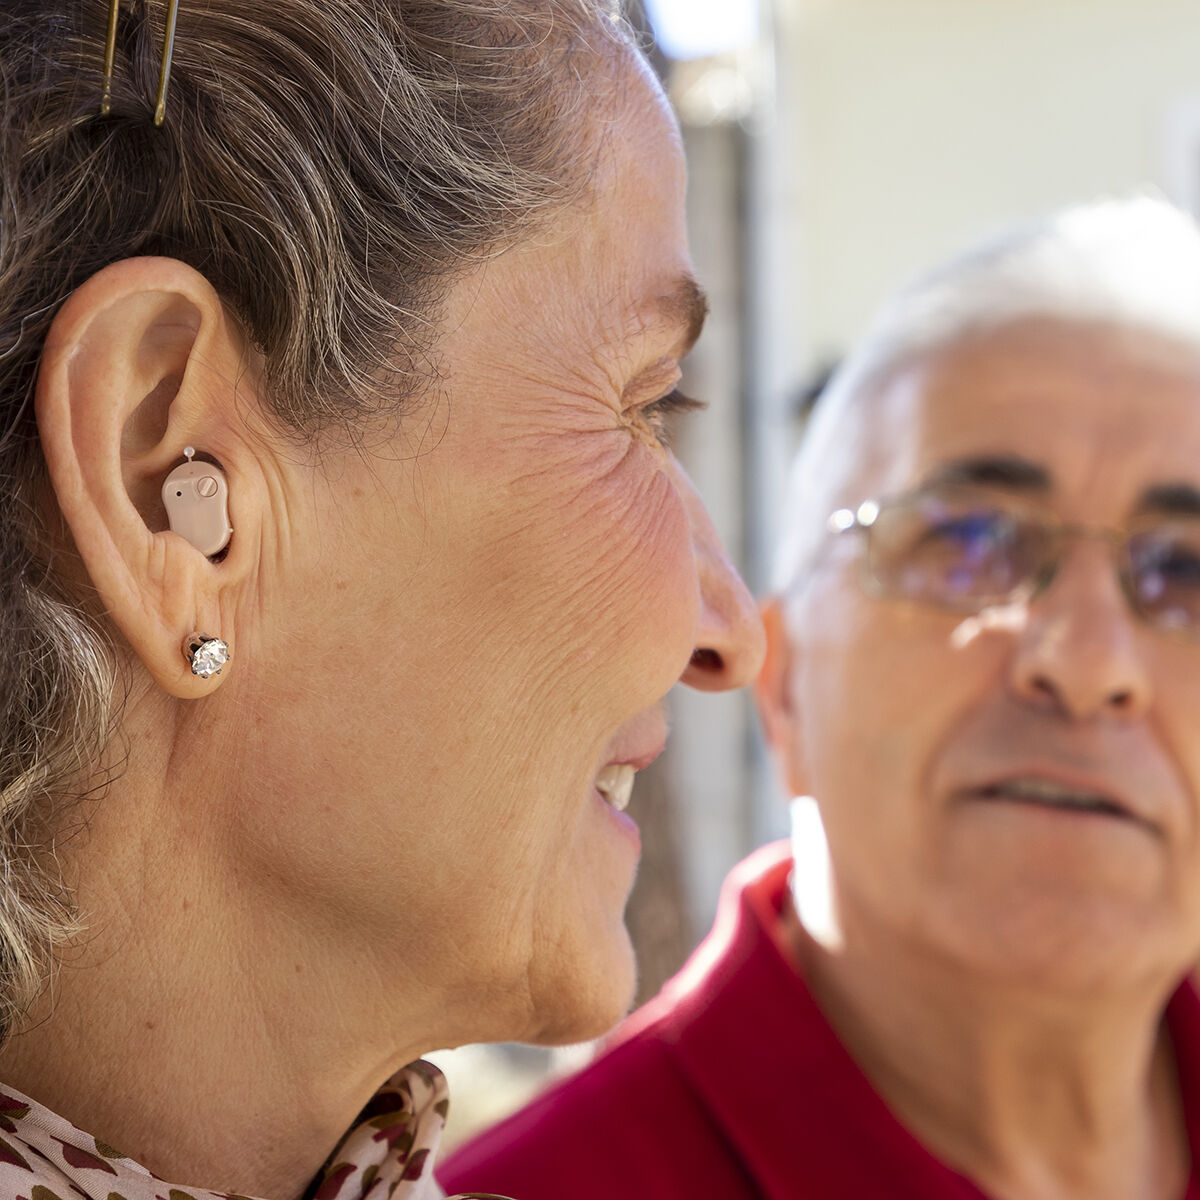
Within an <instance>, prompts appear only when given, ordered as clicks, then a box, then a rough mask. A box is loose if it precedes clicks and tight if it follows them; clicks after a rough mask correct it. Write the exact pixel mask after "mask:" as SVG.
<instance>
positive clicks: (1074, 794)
mask: <svg viewBox="0 0 1200 1200" xmlns="http://www.w3.org/2000/svg"><path fill="white" fill-rule="evenodd" d="M958 795H959V796H961V797H962V798H963V799H967V800H975V801H991V802H1008V803H1014V804H1028V805H1033V806H1035V807H1041V808H1049V809H1057V810H1060V811H1063V812H1069V813H1074V814H1078V815H1079V816H1081V817H1107V818H1110V819H1116V820H1121V821H1132V822H1135V823H1137V824H1139V825H1143V826H1145V827H1147V828H1149V829H1152V830H1154V831H1155V832H1160V830H1159V827H1158V825H1157V824H1156V823H1155V822H1154V821H1152V820H1150V819H1149V817H1148V815H1147V814H1146V813H1145V812H1144V811H1143V810H1142V807H1141V805H1139V803H1138V801H1137V800H1136V798H1134V797H1133V796H1131V795H1129V794H1128V793H1126V792H1124V791H1122V790H1121V789H1119V788H1117V787H1115V786H1114V785H1113V784H1112V783H1111V782H1110V781H1108V780H1106V779H1103V778H1099V777H1097V776H1094V775H1089V774H1084V773H1080V772H1075V771H1064V770H1062V769H1061V768H1055V767H1047V766H1044V765H1031V766H1026V767H1019V768H1014V769H1012V770H1007V771H1004V772H1001V773H998V774H996V775H993V776H991V777H990V778H987V779H983V780H980V781H978V782H975V783H972V784H970V785H968V786H966V787H963V788H960V789H958Z"/></svg>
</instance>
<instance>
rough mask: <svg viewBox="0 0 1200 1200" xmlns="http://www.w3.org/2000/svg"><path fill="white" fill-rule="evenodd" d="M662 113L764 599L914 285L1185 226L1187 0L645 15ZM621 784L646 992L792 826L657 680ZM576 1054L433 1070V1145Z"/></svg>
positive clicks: (722, 441) (731, 506) (695, 372)
mask: <svg viewBox="0 0 1200 1200" xmlns="http://www.w3.org/2000/svg"><path fill="white" fill-rule="evenodd" d="M634 16H635V18H636V19H638V20H640V21H641V22H642V25H643V28H644V29H645V30H646V33H647V36H648V38H651V39H653V50H652V56H653V60H654V62H655V65H656V67H657V68H658V69H659V71H660V74H661V75H662V77H663V80H664V83H665V84H666V86H667V89H668V93H669V95H670V97H671V99H672V102H673V103H674V106H675V108H676V112H677V113H678V115H679V119H680V124H681V127H682V130H683V135H684V140H685V143H686V150H687V155H688V160H689V166H690V176H691V181H690V188H689V219H690V225H691V236H692V248H693V253H694V257H695V260H696V267H697V274H698V276H699V278H700V280H701V282H702V283H703V284H704V286H705V287H706V289H707V291H708V293H709V298H710V302H711V305H712V312H711V316H710V319H709V323H708V326H707V329H706V331H705V334H704V336H703V338H702V339H701V341H700V343H699V345H698V346H697V348H696V350H695V351H694V353H693V354H692V356H691V357H690V359H689V360H688V362H687V364H686V378H685V381H684V390H685V391H687V392H688V393H689V394H691V395H694V396H697V397H699V398H702V399H705V400H707V401H708V403H709V410H708V412H706V413H704V414H702V415H699V416H695V417H692V418H690V419H688V420H686V422H685V423H684V424H683V425H682V426H681V427H680V429H679V431H678V434H677V436H676V449H677V452H678V454H679V456H680V458H681V459H682V461H683V462H684V464H685V466H686V467H687V469H688V471H689V473H690V474H691V476H692V478H693V480H694V481H695V483H696V485H697V487H698V488H699V490H700V492H701V494H702V495H703V496H704V498H705V500H706V501H707V503H708V506H709V509H710V511H711V512H712V514H713V517H714V519H715V522H716V525H717V528H718V531H719V532H720V534H721V536H722V537H723V539H724V541H725V544H726V546H727V547H728V548H729V550H730V552H731V554H732V556H733V557H734V559H735V561H737V562H738V564H739V565H740V566H741V567H742V568H743V571H744V573H745V575H746V578H747V579H748V580H749V581H750V582H751V585H752V586H753V587H754V588H755V589H756V590H757V591H759V592H761V591H763V590H765V588H766V587H767V584H768V579H769V564H770V555H771V549H772V547H773V546H774V544H775V542H776V539H777V535H778V530H779V527H780V524H781V521H782V518H783V512H782V508H781V505H782V500H783V482H784V476H785V473H786V467H787V463H788V460H789V458H790V455H791V453H792V450H793V448H794V446H795V442H796V438H797V436H798V434H799V432H800V430H801V428H802V424H803V416H804V411H805V405H806V403H807V402H808V400H809V399H811V397H812V394H813V393H814V392H815V391H817V390H819V384H820V381H821V379H822V377H823V376H824V375H825V373H826V372H827V371H828V369H829V367H830V366H831V365H832V364H834V363H836V361H837V360H838V359H839V358H840V357H841V356H842V355H843V354H844V353H845V351H846V350H847V349H848V348H849V347H850V346H851V345H852V344H853V342H854V340H855V338H856V337H857V336H858V335H859V334H860V333H861V332H862V330H863V328H864V326H865V324H866V322H867V321H868V319H869V317H870V315H871V313H872V311H873V309H874V308H875V307H876V305H877V304H878V303H879V302H880V301H881V300H882V299H884V298H885V297H886V296H887V294H888V293H889V292H891V291H892V290H893V289H895V288H896V287H897V286H899V285H900V284H901V283H903V282H904V280H905V279H906V278H907V277H908V276H910V275H911V274H912V273H914V272H916V271H919V270H922V269H923V268H925V267H927V266H929V265H930V264H932V263H933V262H934V261H936V260H937V259H939V258H941V257H943V256H945V255H947V254H949V253H952V252H953V251H954V250H956V249H958V248H959V247H962V246H964V245H965V244H967V243H969V242H971V241H973V240H975V239H977V238H979V237H981V236H983V235H985V234H987V233H989V232H991V231H994V230H998V229H1000V228H1003V227H1004V226H1006V225H1010V224H1012V223H1014V222H1018V221H1025V220H1030V219H1034V218H1036V217H1039V216H1041V215H1043V214H1045V213H1047V212H1048V211H1050V210H1051V209H1054V208H1056V207H1060V206H1062V205H1065V204H1070V203H1073V202H1081V201H1087V200H1090V199H1094V198H1096V197H1098V196H1101V195H1113V194H1116V195H1126V194H1129V193H1131V192H1135V191H1139V190H1146V189H1151V190H1156V191H1159V192H1162V193H1164V194H1166V195H1168V196H1169V197H1170V198H1171V199H1173V200H1175V201H1176V202H1177V203H1180V204H1182V205H1183V206H1185V207H1187V208H1189V209H1190V210H1191V211H1192V212H1194V213H1200V4H1197V3H1196V2H1195V0H758V2H757V3H755V0H645V6H644V9H643V10H642V11H640V12H635V14H634ZM672 709H673V732H672V737H671V740H670V744H669V749H668V751H667V753H666V754H665V755H664V756H663V758H662V759H661V760H660V761H659V763H657V764H656V765H655V766H654V767H653V768H651V769H650V770H649V771H646V772H643V773H642V774H641V776H639V781H638V784H637V788H636V790H635V796H634V801H633V804H632V806H631V812H633V814H634V815H635V817H636V818H637V819H638V822H639V824H640V825H641V826H642V830H643V842H644V846H645V854H644V859H643V863H642V867H641V871H640V873H639V878H638V883H637V886H636V888H635V891H634V895H633V897H632V900H631V903H630V908H629V925H630V928H631V931H632V934H633V937H634V941H635V945H636V947H637V951H638V956H639V965H640V970H641V988H640V996H639V998H640V999H644V998H646V997H648V996H649V995H652V994H653V993H654V992H655V991H657V989H658V987H659V986H660V985H661V983H662V982H663V981H664V980H665V979H666V978H667V977H668V976H669V975H670V974H672V973H673V972H674V971H675V970H676V969H677V968H678V966H679V965H680V963H681V962H682V960H683V958H684V957H685V956H686V954H687V953H688V952H689V951H690V950H691V948H692V947H693V946H694V944H695V943H696V941H697V940H698V939H699V938H700V937H701V936H702V935H703V933H704V932H705V931H706V930H707V928H708V926H709V924H710V922H711V919H712V915H713V912H714V910H715V905H716V899H717V893H718V890H719V887H720V883H721V880H722V878H723V877H724V875H725V873H726V872H727V870H728V869H729V867H730V866H732V865H733V864H734V863H735V862H737V861H738V859H740V858H741V857H743V856H744V855H745V854H746V853H747V852H748V851H749V850H750V849H751V848H753V847H754V846H756V845H759V844H761V843H762V842H765V841H767V840H769V839H771V838H772V837H776V836H780V835H781V834H783V833H784V832H785V830H786V826H785V819H784V818H785V807H784V805H785V799H786V798H785V797H783V796H781V795H780V794H779V791H778V788H777V786H776V784H775V780H774V775H773V772H772V771H771V768H770V765H769V763H768V761H767V759H766V755H765V752H764V750H763V748H762V746H761V743H760V741H759V739H758V735H757V732H756V728H755V724H754V720H753V715H752V711H751V705H750V703H749V699H748V697H746V696H708V695H697V694H694V693H690V692H687V691H686V690H684V689H676V694H675V695H673V697H672ZM585 1054H586V1050H579V1051H576V1052H568V1053H566V1054H557V1055H552V1054H549V1053H547V1052H545V1051H535V1050H529V1049H521V1048H503V1049H494V1048H492V1049H469V1050H467V1051H464V1052H459V1053H458V1054H457V1055H454V1056H450V1057H448V1058H446V1059H444V1060H440V1061H444V1064H445V1065H446V1067H447V1070H448V1072H449V1074H450V1076H451V1089H452V1095H453V1096H454V1106H453V1109H452V1128H451V1131H450V1136H451V1139H452V1140H453V1139H455V1138H457V1137H459V1136H461V1135H462V1134H463V1133H466V1132H468V1131H469V1130H470V1129H471V1128H472V1127H473V1126H475V1125H477V1124H479V1123H481V1122H483V1121H485V1120H487V1119H488V1118H491V1117H494V1116H498V1115H499V1114H500V1113H501V1112H502V1111H503V1110H504V1109H506V1108H507V1107H509V1106H510V1105H512V1104H514V1103H515V1102H516V1101H517V1100H519V1099H520V1098H521V1097H522V1096H524V1095H525V1094H527V1093H528V1091H529V1090H530V1089H531V1088H533V1087H535V1086H536V1085H537V1083H538V1081H539V1080H540V1079H541V1078H542V1077H543V1075H544V1073H545V1072H547V1071H553V1070H560V1069H563V1068H564V1067H565V1066H567V1065H570V1064H572V1063H574V1062H577V1061H579V1060H580V1058H581V1057H582V1056H583V1055H585Z"/></svg>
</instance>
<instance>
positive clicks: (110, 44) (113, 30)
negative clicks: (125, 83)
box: [100, 0, 179, 125]
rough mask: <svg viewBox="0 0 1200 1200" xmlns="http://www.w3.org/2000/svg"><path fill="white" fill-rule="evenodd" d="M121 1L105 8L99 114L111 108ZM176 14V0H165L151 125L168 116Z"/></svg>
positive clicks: (177, 7) (161, 121) (177, 5)
mask: <svg viewBox="0 0 1200 1200" xmlns="http://www.w3.org/2000/svg"><path fill="white" fill-rule="evenodd" d="M120 8H121V0H112V7H111V8H110V9H109V11H108V37H107V38H106V39H105V42H104V85H103V90H102V91H101V93H100V115H101V116H102V117H106V116H108V114H109V113H110V112H111V111H112V81H113V66H114V64H115V63H116V59H117V17H118V15H119V13H120ZM178 16H179V0H168V2H167V27H166V30H165V31H164V33H163V48H162V65H161V66H160V68H159V72H158V96H157V98H156V100H155V102H154V124H155V125H161V124H162V123H163V118H164V117H165V116H166V115H167V86H168V85H169V84H170V82H171V55H172V54H173V53H174V51H175V19H176V18H177V17H178Z"/></svg>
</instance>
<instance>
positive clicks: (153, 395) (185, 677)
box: [36, 258, 257, 698]
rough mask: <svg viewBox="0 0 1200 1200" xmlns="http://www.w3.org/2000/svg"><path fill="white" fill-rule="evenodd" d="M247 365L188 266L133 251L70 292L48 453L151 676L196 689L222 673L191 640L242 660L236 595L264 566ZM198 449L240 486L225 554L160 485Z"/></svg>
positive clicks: (43, 424)
mask: <svg viewBox="0 0 1200 1200" xmlns="http://www.w3.org/2000/svg"><path fill="white" fill-rule="evenodd" d="M246 367H247V358H246V349H245V344H244V341H243V339H242V337H241V332H240V330H239V329H238V328H237V325H236V323H235V322H234V321H233V320H232V319H231V318H230V317H229V316H228V314H227V313H226V312H225V309H224V307H223V306H222V304H221V301H220V298H219V297H218V295H217V293H216V292H215V290H214V289H213V288H212V286H211V285H210V284H209V283H208V281H207V280H206V279H205V278H204V277H203V276H202V275H200V274H199V273H198V272H196V271H194V270H193V269H192V268H191V267H188V266H186V265H185V264H184V263H181V262H177V261H175V260H174V259H164V258H134V259H126V260H124V261H122V262H118V263H115V264H113V265H112V266H109V267H106V268H104V270H102V271H100V272H98V273H97V274H96V275H94V276H92V277H91V278H90V279H89V280H88V281H87V282H86V283H85V284H84V285H83V286H82V287H80V288H79V289H78V290H77V291H75V292H74V293H73V294H72V295H71V296H70V297H69V298H68V300H67V301H66V303H65V304H64V305H63V307H62V308H61V310H60V311H59V313H58V315H57V316H56V318H55V320H54V322H53V324H52V326H51V329H50V333H49V336H48V337H47V340H46V347H45V350H44V351H43V355H42V362H41V367H40V370H39V375H38V385H37V398H36V406H37V421H38V431H39V434H40V437H41V444H42V450H43V453H44V454H45V458H46V463H47V466H48V468H49V474H50V480H51V483H52V485H53V488H54V492H55V496H56V497H57V500H58V506H59V509H60V511H61V513H62V515H63V518H64V519H65V521H66V524H67V526H68V527H69V529H70V531H71V536H72V538H73V540H74V544H75V547H76V549H77V551H78V554H79V557H80V559H81V560H82V562H83V565H84V567H85V569H86V570H87V572H88V575H89V576H90V577H91V581H92V583H93V585H94V586H95V588H96V590H97V592H98V593H99V597H100V601H101V603H102V605H103V607H104V610H105V612H106V613H107V614H108V616H109V617H111V619H112V620H113V622H114V623H115V624H116V626H117V627H118V628H119V629H120V631H121V633H122V634H123V635H124V636H125V638H126V640H127V641H128V642H129V644H130V646H131V647H132V648H133V650H134V652H135V653H136V654H137V655H138V657H139V658H140V659H141V660H142V662H143V663H144V664H145V666H146V669H147V670H148V671H149V673H150V675H151V676H152V677H153V678H154V680H155V681H156V682H157V683H158V684H159V686H160V687H162V688H163V689H164V690H166V691H167V692H169V693H170V694H171V695H174V696H178V697H182V698H191V697H197V696H203V695H207V694H209V693H211V691H212V690H213V688H214V687H215V686H216V685H217V683H218V682H219V680H218V679H217V678H215V677H214V678H210V679H207V680H204V679H201V678H199V677H197V676H195V675H193V674H192V672H191V668H190V665H189V663H188V661H187V659H186V658H185V657H184V654H183V650H182V645H183V641H184V639H185V638H186V637H187V636H188V635H189V634H191V633H193V632H200V633H204V634H208V635H209V636H212V637H220V638H222V639H223V640H224V641H226V642H227V643H229V645H230V647H231V649H232V652H233V656H234V659H235V660H236V655H237V647H236V637H237V630H236V629H235V628H234V627H233V621H234V615H235V613H236V611H237V608H238V606H237V605H236V604H235V603H234V602H233V594H234V592H235V591H236V588H237V585H238V583H239V581H240V580H242V579H243V578H244V576H245V574H246V572H247V571H248V570H249V569H250V558H251V554H250V553H249V551H250V544H251V539H250V537H249V536H248V535H249V534H250V532H251V529H250V526H251V525H252V524H253V517H252V513H251V512H250V511H248V509H250V508H252V507H253V505H252V504H250V503H249V496H248V493H249V492H251V491H255V490H257V489H254V488H250V487H243V486H242V481H241V479H240V478H239V467H240V466H241V465H242V464H243V463H244V462H245V460H246V454H245V453H244V449H243V447H244V440H243V438H242V437H241V436H240V435H239V431H238V420H237V418H238V417H239V415H240V414H241V412H243V411H244V410H245V409H246V408H247V407H249V406H247V405H246V403H245V393H246V391H247V390H248V385H247V382H246V378H245V376H246ZM239 385H240V386H241V389H242V393H241V402H240V403H239ZM185 445H190V446H194V447H195V448H196V451H197V453H198V454H199V456H200V457H201V458H205V457H211V458H212V459H214V460H215V461H216V462H217V463H218V464H220V466H221V467H222V469H223V470H224V471H225V473H226V478H227V480H228V483H229V493H230V495H229V505H230V518H231V523H232V524H233V527H234V535H233V540H232V541H231V543H230V546H229V549H228V551H227V552H226V554H225V556H224V558H222V559H221V561H219V562H218V561H214V560H210V559H208V558H206V557H205V556H204V555H203V554H202V553H201V552H200V551H198V550H197V549H195V548H194V547H193V546H192V545H190V544H189V543H188V542H187V541H185V540H184V539H183V538H182V537H180V536H179V535H178V534H175V533H172V532H170V531H169V529H168V523H167V518H166V512H165V510H164V508H163V506H162V500H161V496H160V488H161V485H162V481H163V479H164V478H165V477H166V475H167V474H168V473H169V472H170V470H171V468H172V467H173V466H175V465H176V464H177V463H178V462H181V461H182V457H183V448H184V446H185ZM239 509H240V510H241V511H239ZM230 669H235V668H233V667H232V665H231V668H230Z"/></svg>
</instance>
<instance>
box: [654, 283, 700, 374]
mask: <svg viewBox="0 0 1200 1200" xmlns="http://www.w3.org/2000/svg"><path fill="white" fill-rule="evenodd" d="M639 311H640V312H642V313H643V314H644V315H645V316H647V317H648V318H649V321H650V323H652V324H655V325H664V326H669V327H670V328H672V329H677V330H679V331H680V332H681V334H682V344H681V348H680V351H679V355H678V357H679V358H682V357H683V356H684V355H685V354H687V353H688V351H689V350H691V348H692V347H693V346H694V345H695V344H696V342H697V341H698V340H699V338H700V331H701V330H702V329H703V328H704V321H705V319H706V318H707V316H708V298H707V297H706V296H705V294H704V289H703V288H702V287H701V286H700V285H699V283H697V282H696V280H695V278H694V277H693V276H691V275H688V274H684V275H680V276H679V277H678V278H677V279H676V280H675V281H674V282H673V283H671V284H670V285H669V286H668V287H667V289H666V290H664V291H662V292H660V293H658V294H657V295H656V296H654V297H653V298H652V299H650V300H649V301H647V302H646V303H645V304H643V305H639Z"/></svg>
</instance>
